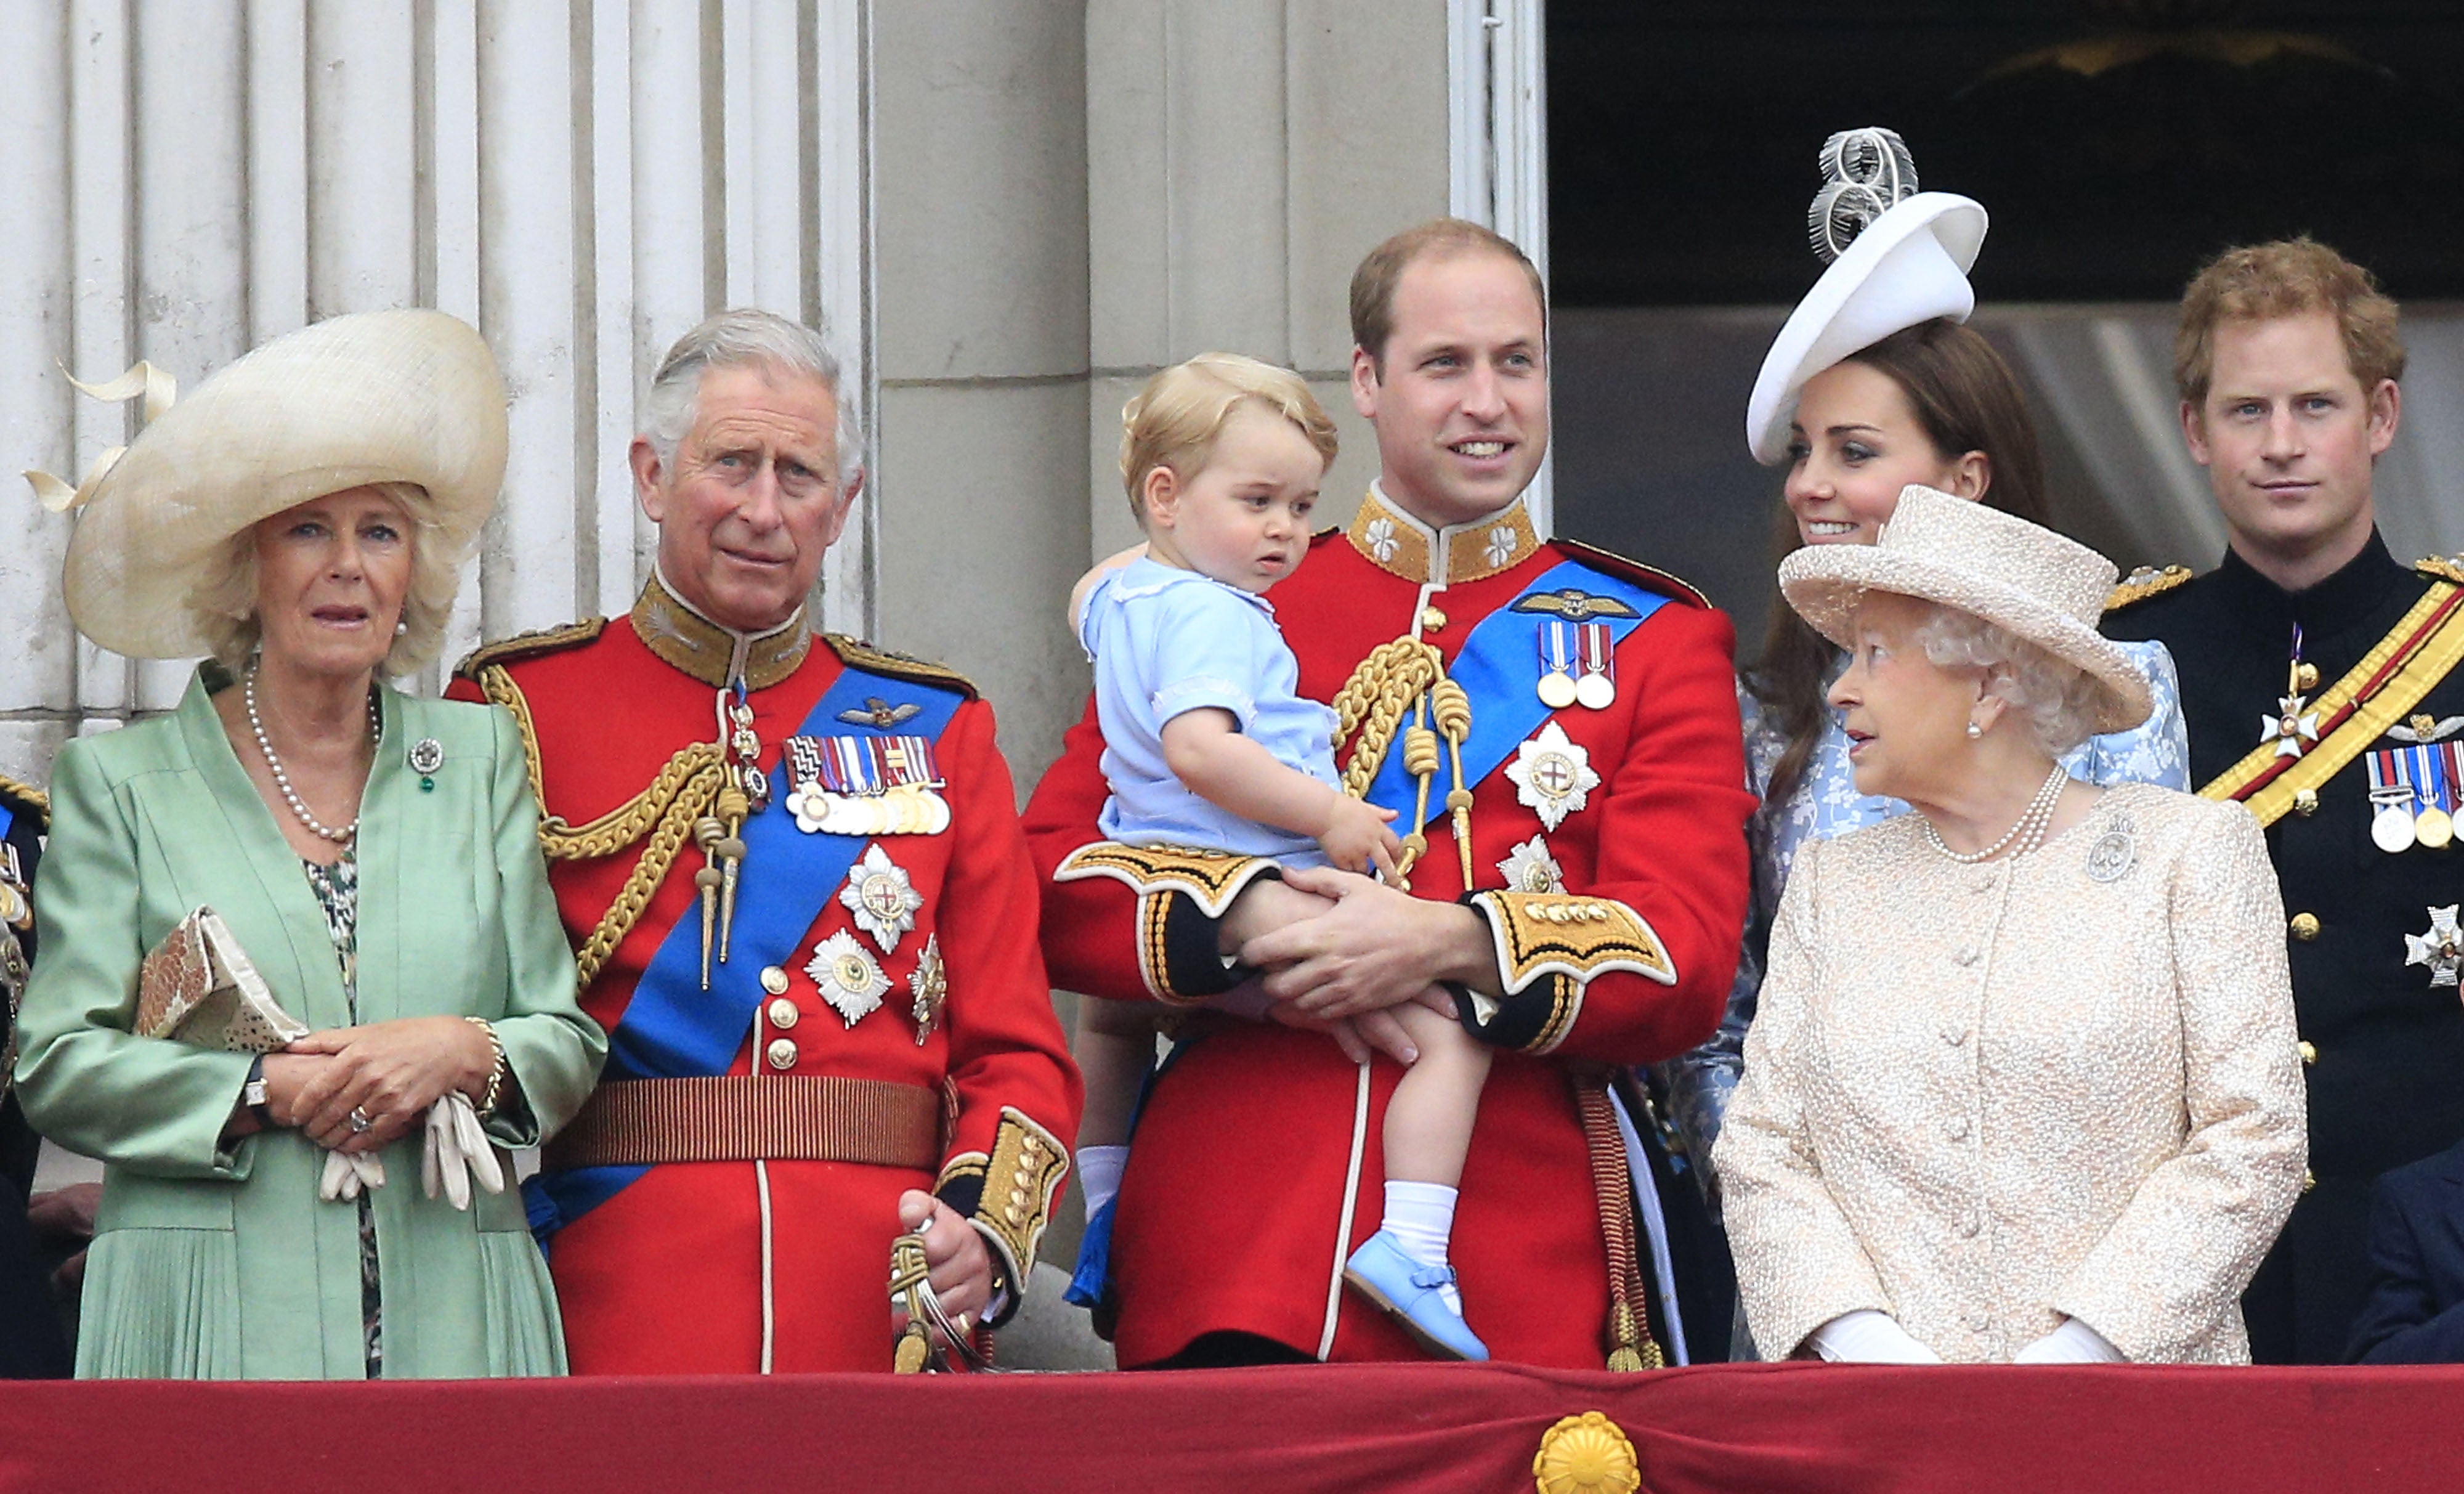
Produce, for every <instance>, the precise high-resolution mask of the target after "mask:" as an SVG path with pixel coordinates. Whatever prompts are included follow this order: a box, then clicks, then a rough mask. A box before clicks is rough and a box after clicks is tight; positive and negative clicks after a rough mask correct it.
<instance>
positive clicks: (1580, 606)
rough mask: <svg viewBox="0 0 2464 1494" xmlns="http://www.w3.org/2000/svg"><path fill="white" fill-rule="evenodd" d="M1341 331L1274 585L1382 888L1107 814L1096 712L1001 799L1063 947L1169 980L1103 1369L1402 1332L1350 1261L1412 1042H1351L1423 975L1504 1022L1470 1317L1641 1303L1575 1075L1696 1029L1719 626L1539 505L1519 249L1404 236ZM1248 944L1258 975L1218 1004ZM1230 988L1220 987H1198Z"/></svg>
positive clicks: (1727, 917) (1613, 1192) (1734, 802)
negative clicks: (1565, 538) (1379, 845)
mask: <svg viewBox="0 0 2464 1494" xmlns="http://www.w3.org/2000/svg"><path fill="white" fill-rule="evenodd" d="M1352 330H1353V341H1354V342H1355V344H1356V345H1355V347H1354V349H1353V357H1352V395H1353V404H1354V406H1356V407H1357V408H1358V409H1359V411H1360V413H1361V414H1362V415H1364V416H1366V417H1367V418H1368V419H1369V420H1370V421H1371V423H1372V424H1373V425H1374V426H1375V428H1376V435H1377V453H1378V463H1379V469H1380V471H1379V476H1378V478H1377V481H1376V482H1375V484H1373V485H1372V487H1371V488H1370V491H1369V494H1368V496H1367V497H1366V498H1365V499H1364V500H1363V501H1362V503H1361V505H1360V509H1359V512H1358V514H1357V516H1355V517H1354V518H1353V522H1352V524H1351V526H1350V527H1349V529H1347V530H1344V531H1341V532H1336V531H1329V532H1327V533H1325V534H1322V535H1320V536H1318V537H1317V538H1316V540H1315V541H1314V542H1313V544H1312V545H1311V547H1310V550H1309V554H1308V556H1307V557H1306V558H1305V559H1304V560H1302V562H1301V564H1300V565H1299V567H1298V568H1297V569H1296V570H1295V571H1294V572H1293V573H1292V575H1291V577H1290V578H1289V579H1288V580H1287V581H1285V582H1282V583H1281V584H1279V585H1278V586H1276V588H1275V592H1274V602H1275V608H1276V616H1277V618H1278V620H1279V621H1280V622H1281V624H1282V626H1283V630H1284V635H1285V638H1286V640H1287V642H1288V643H1289V645H1290V646H1291V648H1292V651H1293V652H1294V654H1295V655H1297V656H1298V658H1299V661H1300V692H1301V693H1302V694H1303V695H1305V696H1308V697H1310V698H1314V699H1318V700H1329V701H1333V702H1335V703H1336V705H1337V709H1338V714H1339V715H1340V716H1341V718H1342V721H1343V726H1344V732H1343V736H1344V740H1343V741H1342V742H1341V743H1339V744H1338V752H1337V759H1338V762H1340V763H1345V764H1348V779H1349V781H1350V782H1351V784H1352V786H1353V789H1354V791H1356V792H1357V791H1362V790H1365V795H1366V797H1367V798H1368V799H1369V800H1370V801H1371V802H1375V803H1378V804H1381V805H1383V806H1385V807H1388V808H1392V809H1395V810H1397V813H1398V815H1399V818H1398V819H1397V822H1396V824H1395V826H1394V827H1395V829H1396V830H1397V832H1398V833H1403V834H1405V835H1406V836H1407V839H1406V841H1405V848H1406V850H1407V852H1408V853H1410V854H1411V856H1412V857H1413V858H1414V859H1413V860H1412V862H1411V865H1410V867H1409V868H1408V873H1407V874H1408V890H1403V889H1399V888H1395V887H1386V886H1380V885H1378V884H1376V883H1374V882H1372V881H1370V880H1368V879H1367V878H1365V877H1361V876H1357V875H1353V874H1350V873H1343V872H1334V871H1330V870H1326V869H1324V868H1319V869H1314V870H1293V871H1286V872H1278V870H1277V868H1275V867H1274V866H1273V864H1272V863H1270V862H1265V861H1262V860H1255V859H1247V858H1236V857H1207V856H1200V855H1188V854H1177V853H1175V852H1172V851H1170V850H1168V849H1162V848H1155V847H1147V848H1137V847H1130V846H1118V845H1112V844H1110V843H1107V842H1105V841H1104V839H1103V837H1102V834H1101V832H1099V831H1098V830H1097V829H1096V827H1095V826H1096V820H1097V816H1098V813H1099V811H1101V809H1102V808H1103V805H1104V802H1105V798H1106V793H1107V789H1106V784H1105V780H1104V777H1103V771H1102V767H1101V760H1100V759H1101V757H1102V753H1103V741H1102V737H1101V735H1100V733H1099V731H1098V729H1097V725H1096V720H1095V715H1094V713H1093V712H1092V710H1091V709H1090V711H1089V714H1088V715H1087V717H1086V719H1085V720H1084V721H1082V722H1081V723H1080V724H1079V726H1078V727H1077V728H1075V729H1074V730H1073V731H1072V732H1071V733H1070V734H1069V736H1068V739H1067V747H1066V750H1065V754H1064V756H1063V758H1062V759H1061V761H1060V762H1059V763H1057V764H1056V765H1055V766H1054V767H1053V768H1052V769H1051V770H1050V771H1049V772H1048V773H1047V774H1046V775H1045V779H1044V780H1043V782H1042V783H1041V784H1040V785H1039V786H1038V788H1037V790H1036V795H1035V799H1034V802H1032V803H1031V804H1029V806H1028V811H1027V823H1028V835H1029V839H1030V841H1031V842H1032V843H1033V845H1034V847H1035V853H1036V857H1037V861H1038V863H1039V865H1040V867H1041V868H1043V869H1045V871H1046V873H1047V874H1048V875H1049V876H1050V878H1051V881H1050V882H1049V884H1048V885H1047V886H1046V888H1045V907H1044V945H1045V957H1046V959H1047V960H1048V961H1049V963H1050V965H1051V968H1052V972H1053V975H1054V977H1055V978H1056V979H1058V980H1059V981H1060V983H1061V984H1063V985H1065V986H1067V987H1069V988H1071V989H1074V990H1077V991H1082V992H1086V993H1089V994H1090V995H1092V996H1095V997H1099V998H1104V999H1109V1000H1124V1001H1136V1002H1159V1003H1161V1004H1162V1005H1164V1006H1167V1007H1174V1008H1179V1009H1180V1010H1179V1011H1177V1012H1176V1013H1175V1021H1176V1023H1177V1034H1178V1038H1179V1042H1178V1044H1177V1047H1176V1050H1175V1053H1174V1056H1173V1059H1172V1061H1171V1062H1170V1064H1169V1065H1168V1066H1166V1068H1165V1069H1164V1071H1163V1073H1162V1075H1161V1077H1159V1078H1158V1079H1157V1080H1156V1081H1155V1084H1154V1086H1153V1088H1152V1090H1151V1092H1150V1093H1149V1095H1148V1097H1147V1100H1146V1104H1145V1108H1144V1110H1143V1112H1142V1114H1141V1116H1140V1119H1139V1121H1138V1124H1137V1131H1136V1133H1135V1135H1134V1137H1133V1141H1132V1144H1131V1147H1130V1153H1129V1160H1128V1164H1127V1168H1126V1171H1125V1172H1124V1174H1123V1175H1122V1178H1121V1182H1120V1190H1119V1194H1118V1197H1117V1199H1116V1202H1115V1207H1114V1213H1113V1220H1114V1223H1113V1233H1112V1237H1111V1263H1112V1268H1113V1269H1112V1281H1113V1285H1114V1288H1115V1290H1116V1293H1117V1300H1118V1307H1119V1316H1118V1331H1117V1335H1116V1338H1115V1345H1116V1348H1117V1350H1118V1351H1119V1354H1120V1359H1121V1362H1122V1363H1123V1364H1125V1365H1155V1364H1169V1365H1197V1364H1222V1363H1241V1362H1271V1361H1277V1360H1302V1359H1311V1358H1317V1359H1401V1358H1413V1357H1418V1356H1419V1351H1417V1350H1416V1349H1415V1348H1414V1346H1413V1341H1412V1340H1411V1339H1410V1338H1408V1337H1407V1336H1406V1335H1405V1334H1404V1332H1403V1331H1402V1330H1401V1329H1398V1328H1397V1326H1396V1325H1395V1324H1394V1323H1393V1322H1391V1321H1389V1320H1388V1319H1387V1318H1386V1317H1384V1316H1381V1315H1380V1305H1379V1304H1377V1303H1375V1302H1374V1301H1373V1300H1371V1298H1370V1297H1368V1296H1367V1295H1366V1294H1365V1293H1362V1292H1359V1291H1356V1290H1353V1289H1352V1288H1349V1287H1347V1286H1346V1285H1345V1282H1344V1276H1343V1268H1344V1263H1345V1261H1346V1259H1347V1258H1348V1257H1349V1256H1351V1255H1352V1253H1353V1251H1354V1250H1355V1249H1357V1248H1358V1247H1359V1246H1360V1244H1361V1242H1362V1241H1365V1240H1366V1239H1368V1238H1369V1236H1370V1235H1371V1234H1372V1233H1374V1232H1375V1230H1376V1229H1377V1227H1378V1222H1379V1217H1380V1209H1379V1204H1378V1199H1377V1189H1376V1179H1377V1178H1378V1177H1380V1176H1381V1175H1384V1163H1383V1159H1382V1158H1381V1157H1380V1155H1379V1148H1378V1137H1379V1134H1380V1125H1381V1116H1382V1113H1383V1110H1384V1107H1385V1105H1386V1102H1387V1098H1388V1096H1389V1095H1390V1094H1391V1093H1392V1092H1393V1090H1394V1088H1395V1083H1396V1081H1397V1078H1398V1077H1399V1076H1400V1074H1401V1072H1402V1070H1401V1068H1400V1066H1398V1065H1397V1064H1396V1063H1395V1062H1393V1061H1391V1060H1390V1059H1388V1058H1387V1057H1385V1056H1382V1055H1380V1056H1377V1057H1375V1058H1374V1059H1373V1058H1372V1057H1370V1054H1369V1049H1368V1048H1367V1047H1366V1046H1364V1044H1363V1040H1364V1039H1367V1040H1369V1041H1370V1042H1374V1043H1376V1044H1380V1045H1381V1046H1383V1047H1386V1048H1388V1049H1393V1048H1408V1044H1405V1043H1404V1042H1403V1040H1402V1038H1401V1035H1400V1032H1399V1029H1398V1028H1397V1024H1396V1022H1395V1020H1394V1018H1393V1016H1392V1014H1391V1013H1390V1012H1388V1011H1387V1008H1389V1007H1391V1006H1394V1005H1396V1004H1397V1003H1399V1002H1402V1001H1405V1000H1412V999H1414V998H1415V997H1416V996H1418V995H1419V993H1421V992H1422V991H1424V990H1426V989H1427V987H1428V986H1429V985H1430V984H1431V983H1432V982H1448V983H1451V985H1452V986H1453V987H1454V989H1455V990H1456V991H1457V992H1458V993H1459V994H1458V995H1457V996H1456V998H1455V1000H1456V1015H1457V1017H1458V1018H1459V1020H1460V1021H1461V1022H1462V1023H1463V1026H1464V1027H1465V1028H1466V1029H1467V1030H1469V1031H1470V1032H1471V1033H1472V1034H1473V1035H1474V1036H1475V1037H1477V1038H1478V1039H1480V1040H1481V1041H1482V1042H1484V1043H1485V1044H1489V1045H1490V1046H1491V1047H1492V1048H1493V1049H1494V1050H1495V1053H1496V1058H1495V1063H1494V1066H1493V1067H1492V1069H1491V1071H1490V1078H1489V1082H1488V1086H1487V1088H1486V1089H1485V1092H1484V1093H1483V1096H1482V1099H1481V1103H1480V1110H1479V1116H1478V1119H1477V1121H1476V1123H1475V1125H1474V1128H1473V1132H1472V1141H1471V1151H1470V1155H1469V1158H1468V1160H1467V1162H1466V1163H1465V1165H1464V1167H1463V1177H1462V1188H1461V1192H1460V1197H1459V1199H1457V1200H1455V1210H1456V1212H1455V1213H1454V1215H1453V1217H1452V1218H1453V1223H1452V1235H1451V1245H1450V1247H1449V1249H1450V1251H1451V1265H1452V1267H1453V1268H1454V1269H1455V1270H1456V1271H1457V1272H1458V1273H1459V1276H1460V1280H1461V1284H1462V1295H1463V1301H1464V1302H1465V1304H1466V1305H1467V1306H1468V1308H1469V1314H1470V1319H1471V1327H1472V1329H1474V1331H1475V1332H1476V1333H1477V1334H1479V1336H1481V1337H1482V1338H1484V1339H1485V1340H1486V1342H1487V1344H1488V1347H1489V1349H1490V1351H1491V1352H1492V1353H1493V1354H1494V1355H1495V1356H1496V1357H1497V1358H1499V1359H1502V1360H1510V1361H1521V1362H1526V1363H1537V1364H1550V1365H1560V1366H1565V1367H1569V1368H1592V1369H1596V1368H1598V1367H1600V1366H1601V1365H1602V1364H1603V1363H1607V1364H1611V1365H1614V1366H1617V1367H1619V1368H1636V1367H1639V1366H1641V1365H1643V1364H1648V1363H1652V1362H1655V1361H1656V1359H1657V1356H1658V1355H1659V1354H1660V1352H1661V1346H1662V1345H1663V1344H1664V1343H1665V1342H1666V1333H1667V1325H1666V1323H1665V1321H1664V1318H1663V1316H1662V1314H1661V1303H1660V1300H1659V1298H1658V1296H1657V1295H1656V1294H1655V1293H1654V1292H1653V1291H1652V1290H1651V1289H1650V1287H1649V1286H1648V1285H1646V1284H1645V1282H1644V1279H1643V1273H1644V1272H1646V1271H1648V1269H1649V1266H1650V1262H1649V1251H1648V1250H1647V1249H1645V1250H1643V1251H1641V1252H1640V1256H1641V1258H1640V1260H1639V1261H1638V1252H1637V1245H1636V1241H1637V1236H1636V1232H1635V1221H1634V1217H1633V1210H1634V1199H1633V1197H1632V1196H1631V1195H1630V1194H1629V1193H1627V1192H1626V1191H1625V1186H1626V1184H1625V1179H1626V1176H1627V1174H1626V1168H1627V1165H1628V1164H1627V1157H1626V1153H1625V1151H1624V1150H1623V1148H1622V1146H1621V1144H1620V1140H1619V1136H1618V1131H1617V1123H1616V1119H1615V1116H1614V1114H1613V1112H1612V1110H1611V1109H1610V1105H1609V1101H1608V1099H1607V1098H1606V1096H1605V1094H1604V1093H1603V1091H1602V1088H1601V1077H1602V1076H1603V1075H1605V1074H1606V1073H1608V1072H1610V1071H1611V1070H1612V1069H1614V1068H1616V1067H1618V1066H1630V1065H1635V1064H1642V1063H1649V1062H1653V1061H1656V1060H1659V1059H1662V1058H1666V1057H1668V1056H1670V1055H1671V1054H1675V1053H1679V1052H1683V1051H1684V1050H1685V1049H1687V1048H1690V1047H1692V1046H1693V1045H1694V1044H1698V1043H1700V1042H1701V1041H1702V1040H1703V1039H1704V1038H1705V1037H1706V1036H1707V1035H1708V1034H1709V1033H1710V1031H1711V1029H1712V1027H1713V1026H1714V1024H1715V1023H1716V1022H1718V1020H1719V1016H1720V1011H1721V1006H1722V1003H1723V1001H1724V1000H1725V998H1726V996H1727V984H1728V980H1729V978H1730V976H1731V975H1732V974H1733V973H1734V970H1735V965H1736V958H1737V939H1738V931H1739V927H1740V925H1741V923H1742V922H1743V919H1744V914H1745V898H1746V859H1745V840H1744V836H1743V833H1742V828H1743V824H1744V821H1745V817H1746V813H1747V811H1748V809H1749V807H1750V806H1751V803H1752V801H1751V800H1750V799H1749V797H1748V795H1747V794H1746V793H1745V791H1744V789H1743V787H1742V784H1743V782H1744V771H1745V770H1744V763H1743V759H1742V749H1741V746H1740V736H1739V733H1738V725H1737V709H1736V697H1735V686H1734V681H1733V678H1732V676H1731V674H1730V668H1729V650H1730V646H1731V642H1732V634H1731V632H1730V629H1729V626H1728V623H1727V619H1726V618H1724V617H1722V616H1721V615H1720V614H1719V613H1717V612H1715V611H1713V610H1711V609H1710V608H1709V607H1708V606H1707V605H1706V604H1705V603H1704V601H1703V599H1702V598H1701V596H1700V595H1698V594H1697V593H1696V592H1695V591H1694V590H1693V589H1692V588H1690V587H1688V586H1686V585H1684V584H1683V582H1678V581H1675V580H1674V579H1672V578H1670V577H1667V576H1664V575H1661V573H1659V572H1657V571H1653V570H1650V569H1649V568H1647V567H1643V566H1639V565H1636V564H1634V563H1633V562H1631V561H1627V560H1619V559H1617V558H1616V557H1614V556H1609V555H1604V554H1602V553H1600V552H1598V551H1595V550H1591V549H1588V548H1585V547H1581V546H1577V545H1573V544H1569V543H1565V542H1561V541H1552V540H1551V539H1549V538H1546V537H1545V536H1544V535H1542V534H1541V533H1540V531H1539V530H1538V528H1537V527H1536V525H1535V524H1534V522H1533V519H1532V516H1531V514H1530V511H1529V508H1528V506H1527V501H1526V498H1525V489H1526V488H1527V487H1528V486H1529V483H1530V481H1531V477H1532V474H1533V473H1534V472H1537V471H1538V469H1539V466H1540V459H1541V456H1542V454H1543V452H1544V451H1545V450H1547V447H1548V441H1549V362H1548V360H1549V347H1548V315H1547V306H1546V301H1545V298H1544V295H1543V291H1542V288H1541V284H1540V279H1539V275H1538V274H1537V273H1536V272H1535V271H1534V270H1533V269H1532V267H1531V264H1530V262H1529V260H1527V259H1526V258H1524V256H1523V255H1522V253H1520V252H1519V251H1518V250H1516V249H1515V247H1514V246H1513V245H1512V244H1511V243H1509V242H1508V241H1507V240H1506V239H1503V238H1501V237H1499V236H1498V235H1496V234H1494V233H1492V232H1489V231H1487V230H1485V229H1482V228H1479V227H1476V226H1474V225H1472V224H1469V223H1463V222H1459V221H1455V220H1439V221H1437V222H1434V223H1428V224H1423V225H1421V226H1420V227H1419V228H1415V229H1411V230H1408V231H1405V232H1403V233H1400V234H1397V236H1396V237H1394V238H1392V239H1390V240H1388V241H1387V242H1386V243H1384V244H1381V245H1379V246H1378V247H1377V248H1376V249H1375V250H1374V251H1372V252H1371V253H1370V254H1369V256H1368V258H1367V259H1365V260H1364V261H1363V262H1362V263H1361V265H1360V268H1359V270H1358V272H1357V273H1356V274H1355V275H1353V282H1352ZM1244 967H1245V968H1244ZM1249 969H1255V970H1259V971H1263V972H1265V982H1264V987H1263V995H1264V998H1265V1000H1264V1001H1263V1002H1251V1001H1243V1000H1241V998H1242V996H1243V993H1245V992H1247V991H1249V990H1252V989H1254V988H1249V987H1243V986H1241V985H1240V982H1241V981H1242V980H1243V977H1244V976H1245V975H1246V974H1247V972H1248V970H1249ZM1236 988H1237V989H1236ZM1227 1000H1228V1001H1229V1003H1230V1004H1233V1005H1237V1006H1241V1007H1243V1010H1244V1011H1245V1012H1246V1015H1235V1014H1233V1013H1230V1012H1225V1011H1216V1010H1206V1009H1202V1008H1204V1007H1205V1006H1206V1005H1207V1003H1209V1002H1210V1001H1214V1002H1218V1003H1223V1002H1226V1001H1227ZM1258 1006H1263V1007H1264V1011H1263V1012H1260V1011H1258V1010H1256V1009H1255V1008H1256V1007H1258ZM1261 1019H1263V1020H1261ZM1646 1129H1647V1123H1646ZM1438 1233H1440V1234H1441V1235H1442V1233H1443V1231H1442V1230H1439V1231H1438ZM1422 1264H1423V1265H1424V1266H1425V1269H1426V1271H1427V1273H1428V1274H1429V1276H1430V1279H1431V1280H1432V1281H1435V1280H1438V1279H1439V1278H1440V1277H1441V1275H1442V1273H1443V1272H1444V1270H1445V1269H1446V1264H1447V1263H1445V1262H1433V1263H1422ZM1698 1328H1699V1326H1698ZM1716 1329H1717V1332H1718V1335H1719V1336H1720V1337H1721V1338H1722V1339H1723V1340H1725V1337H1726V1332H1727V1323H1726V1317H1725V1314H1722V1315H1721V1321H1720V1322H1719V1323H1718V1324H1717V1325H1716Z"/></svg>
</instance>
